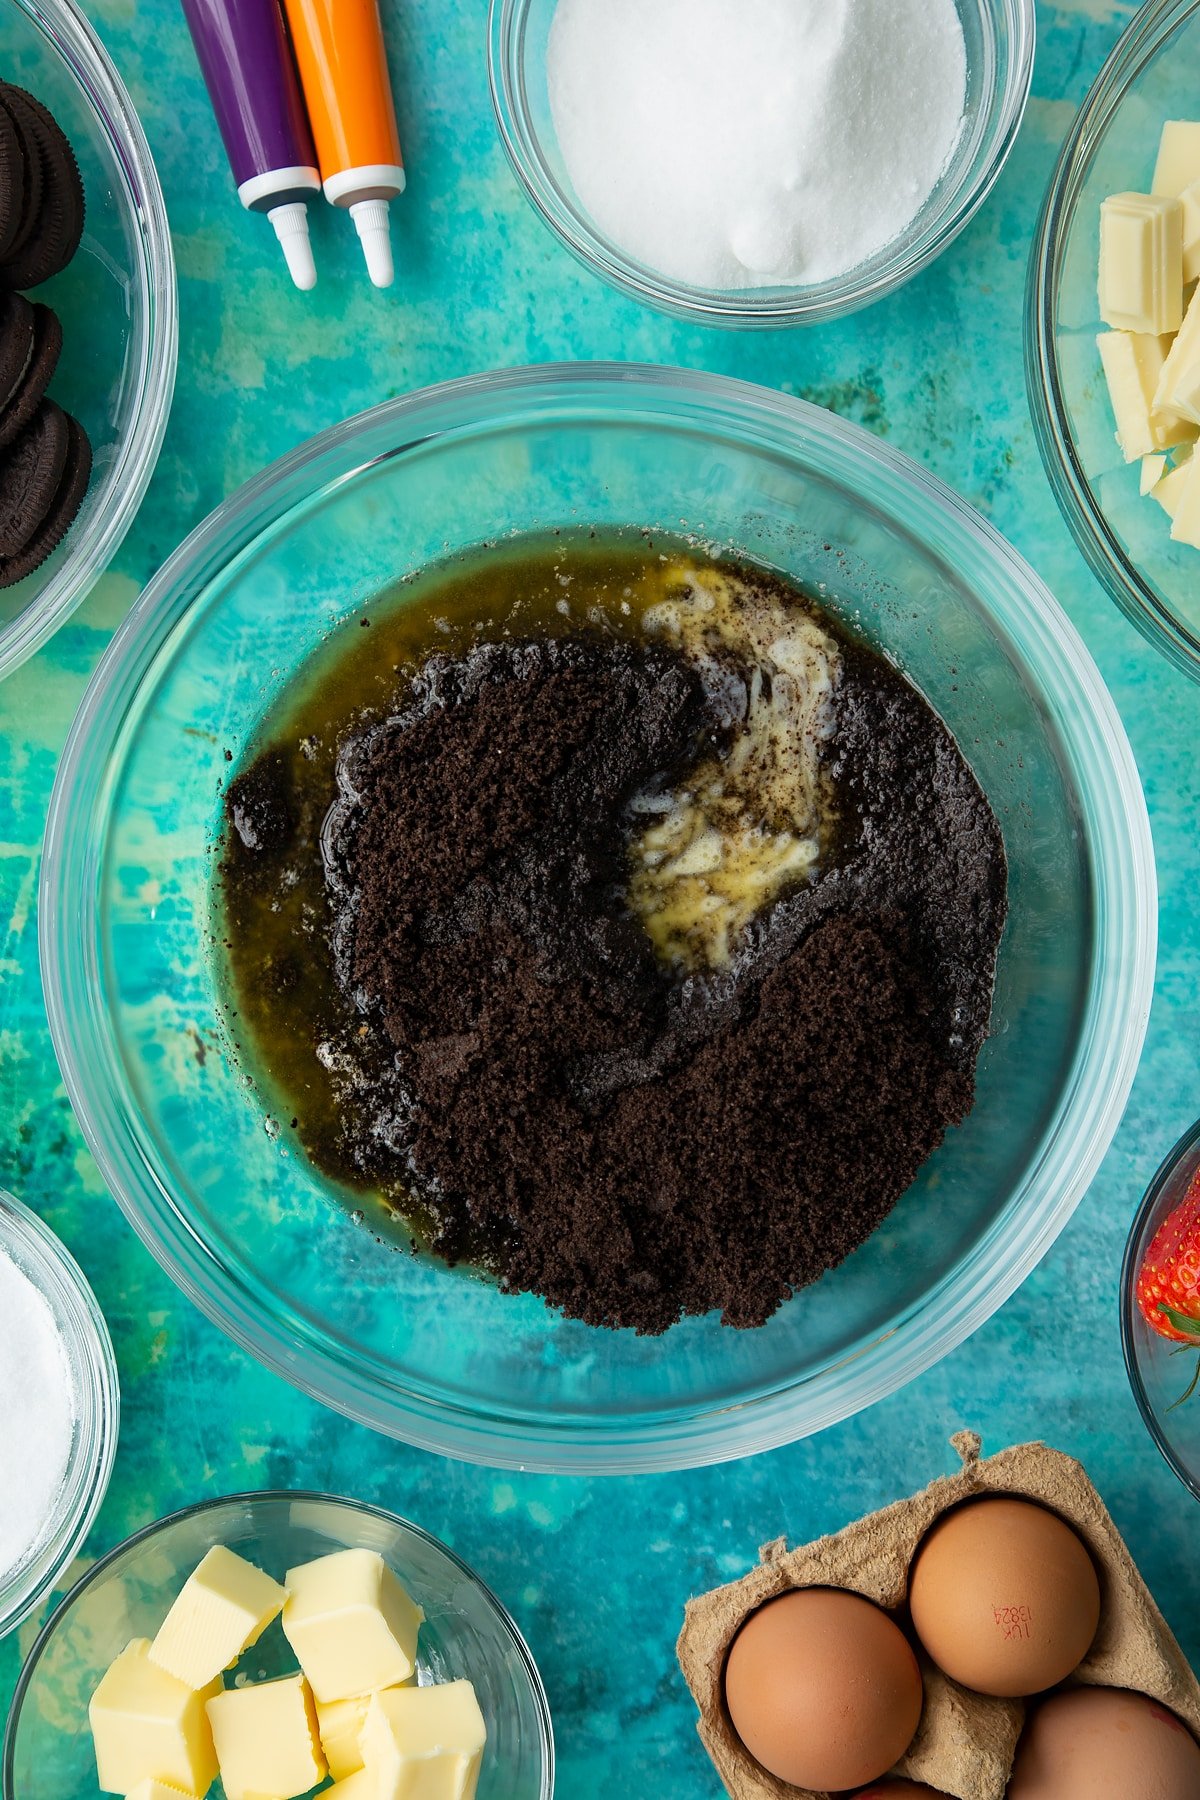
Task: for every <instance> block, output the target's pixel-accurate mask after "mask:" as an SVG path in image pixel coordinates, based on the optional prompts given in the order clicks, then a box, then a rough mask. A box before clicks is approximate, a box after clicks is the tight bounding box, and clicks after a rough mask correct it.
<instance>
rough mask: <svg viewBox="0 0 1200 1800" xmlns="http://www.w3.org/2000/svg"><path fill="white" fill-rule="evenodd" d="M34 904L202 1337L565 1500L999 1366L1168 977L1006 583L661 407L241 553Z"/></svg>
mask: <svg viewBox="0 0 1200 1800" xmlns="http://www.w3.org/2000/svg"><path fill="white" fill-rule="evenodd" d="M40 904H41V908H42V912H41V926H42V929H41V941H42V955H43V974H44V981H45V988H46V994H47V1001H48V1007H49V1013H50V1020H51V1026H52V1030H53V1033H54V1040H55V1045H56V1049H57V1052H58V1056H59V1060H60V1063H61V1066H62V1069H63V1073H64V1076H65V1079H66V1082H67V1085H68V1088H69V1090H70V1093H71V1097H72V1100H73V1102H74V1105H75V1108H76V1111H77V1113H78V1116H79V1119H80V1122H81V1124H82V1126H83V1129H84V1131H85V1133H86V1134H87V1137H88V1140H89V1142H90V1144H91V1146H92V1148H93V1150H94V1151H95V1153H96V1156H97V1157H98V1159H99V1162H100V1165H101V1168H102V1170H103V1172H104V1175H105V1178H106V1180H107V1182H108V1184H109V1186H110V1187H111V1189H112V1191H113V1193H114V1194H115V1195H116V1197H117V1199H118V1200H119V1202H120V1204H121V1205H122V1207H123V1208H124V1210H125V1212H126V1213H127V1215H128V1217H129V1219H130V1220H131V1222H132V1223H133V1225H134V1227H135V1228H136V1229H137V1231H138V1232H139V1233H140V1234H141V1236H142V1237H143V1238H144V1240H145V1242H146V1243H147V1244H148V1246H149V1247H150V1248H151V1250H152V1251H153V1252H154V1254H155V1255H156V1256H157V1257H158V1258H159V1260H160V1261H161V1262H162V1264H163V1265H164V1267H165V1268H166V1269H167V1270H168V1271H169V1272H170V1274H171V1275H172V1276H173V1278H174V1279H175V1280H176V1282H177V1283H178V1284H179V1285H180V1287H181V1288H182V1289H183V1290H184V1291H185V1292H186V1293H187V1294H188V1295H190V1296H191V1297H192V1298H193V1299H194V1300H195V1301H196V1302H197V1303H198V1304H199V1305H200V1306H201V1307H202V1308H203V1309H204V1310H205V1311H206V1312H207V1313H208V1314H209V1316H210V1317H211V1318H213V1319H214V1320H215V1321H216V1322H217V1323H218V1324H219V1325H221V1326H222V1327H223V1328H224V1329H225V1330H226V1331H227V1332H228V1333H229V1334H230V1335H231V1336H232V1337H233V1338H235V1339H236V1341H238V1342H239V1343H240V1344H242V1345H243V1346H245V1347H246V1348H248V1349H249V1350H250V1351H252V1352H253V1353H254V1354H255V1355H256V1356H258V1357H259V1358H261V1359H262V1360H263V1361H264V1362H265V1363H267V1364H268V1365H269V1366H271V1367H272V1368H274V1369H276V1370H278V1371H279V1372H281V1373H282V1374H284V1375H285V1376H287V1377H289V1378H290V1379H291V1380H293V1381H295V1382H297V1383H298V1384H299V1385H301V1386H302V1387H304V1388H305V1389H306V1390H307V1391H308V1392H310V1393H311V1394H313V1395H315V1396H317V1397H318V1398H320V1399H321V1400H323V1401H325V1402H327V1403H329V1404H331V1405H333V1406H335V1407H338V1408H340V1409H342V1410H343V1411H344V1412H346V1413H348V1414H350V1415H351V1416H353V1417H355V1418H357V1419H360V1420H363V1421H365V1422H367V1423H369V1424H371V1425H373V1426H375V1427H377V1428H379V1429H381V1430H383V1431H386V1432H390V1433H392V1434H394V1435H396V1436H398V1437H402V1438H405V1439H408V1440H410V1441H412V1442H414V1443H417V1444H420V1445H423V1446H426V1447H428V1448H431V1449H435V1450H438V1451H440V1452H443V1453H446V1454H450V1455H456V1456H460V1457H467V1458H474V1459H477V1460H480V1461H484V1462H488V1463H491V1464H495V1465H508V1466H522V1467H541V1468H552V1469H561V1470H592V1471H601V1470H609V1471H632V1470H639V1469H654V1468H665V1467H672V1466H683V1465H687V1464H698V1463H704V1462H711V1461H716V1460H719V1459H721V1458H723V1457H730V1456H736V1455H743V1454H747V1453H749V1452H751V1451H754V1450H758V1449H764V1448H767V1447H769V1446H772V1445H776V1444H779V1443H783V1442H786V1441H788V1440H791V1439H794V1438H797V1437H800V1436H802V1435H804V1434H806V1433H810V1432H813V1431H816V1430H819V1429H821V1428H822V1427H823V1426H826V1425H828V1424H831V1423H833V1422H834V1421H836V1420H838V1419H840V1418H844V1417H845V1416H847V1415H848V1414H850V1413H852V1412H854V1411H855V1410H857V1409H858V1408H861V1407H863V1406H865V1405H867V1404H869V1403H871V1402H872V1401H873V1400H875V1399H877V1398H879V1397H880V1396H882V1395H884V1394H886V1393H888V1392H890V1391H891V1390H893V1389H895V1388H897V1387H898V1386H900V1385H901V1384H902V1383H904V1382H906V1381H908V1380H910V1379H911V1378H912V1377H913V1376H915V1375H916V1374H918V1373H919V1372H920V1371H921V1370H923V1369H924V1368H926V1367H928V1366H929V1365H930V1364H931V1363H932V1362H934V1361H935V1360H936V1359H937V1358H938V1357H940V1356H942V1355H944V1354H945V1353H946V1352H947V1351H948V1350H950V1349H951V1348H952V1347H953V1346H954V1345H955V1344H957V1343H958V1342H960V1341H961V1340H962V1339H963V1338H964V1337H965V1336H966V1335H967V1334H968V1333H969V1332H970V1331H972V1330H973V1329H974V1328H975V1327H976V1326H978V1325H979V1324H980V1323H981V1322H982V1321H983V1320H984V1319H985V1318H987V1317H988V1316H989V1315H990V1314H991V1313H992V1312H993V1311H994V1310H995V1308H996V1307H997V1306H999V1305H1000V1303H1001V1302H1002V1301H1003V1300H1004V1299H1005V1297H1006V1296H1007V1295H1008V1294H1010V1293H1011V1292H1012V1290H1013V1289H1014V1288H1015V1287H1016V1286H1017V1284H1018V1283H1019V1282H1020V1281H1021V1280H1022V1279H1023V1278H1024V1276H1025V1275H1026V1274H1027V1273H1028V1272H1029V1270H1030V1269H1031V1268H1032V1267H1033V1266H1034V1264H1035V1263H1036V1262H1037V1260H1038V1258H1039V1257H1040V1256H1041V1255H1042V1254H1043V1253H1044V1252H1045V1250H1046V1249H1047V1247H1048V1246H1049V1245H1050V1243H1051V1242H1052V1241H1053V1239H1054V1237H1055V1236H1056V1234H1057V1233H1058V1232H1059V1231H1060V1230H1061V1228H1062V1226H1063V1225H1064V1223H1065V1221H1066V1220H1067V1218H1068V1217H1069V1216H1070V1214H1071V1212H1072V1210H1073V1208H1074V1207H1075V1205H1076V1204H1077V1203H1078V1201H1079V1199H1080V1198H1081V1196H1082V1195H1083V1193H1084V1191H1085V1190H1086V1188H1087V1186H1088V1184H1089V1182H1090V1180H1091V1178H1092V1176H1093V1174H1094V1173H1095V1170H1096V1168H1097V1166H1098V1164H1099V1162H1100V1159H1101V1158H1102V1156H1103V1154H1104V1151H1105V1149H1106V1147H1107V1145H1108V1143H1109V1141H1110V1139H1111V1137H1112V1134H1113V1132H1114V1131H1115V1129H1116V1126H1117V1123H1118V1121H1119V1118H1120V1115H1121V1112H1122V1110H1123V1107H1124V1103H1125V1099H1126V1096H1127V1094H1128V1090H1129V1086H1130V1082H1131V1080H1132V1076H1133V1071H1134V1068H1135V1065H1136V1062H1137V1058H1138V1054H1139V1051H1140V1047H1141V1042H1142V1038H1143V1034H1144V1030H1145V1025H1146V1019H1147V1014H1148V1009H1149V1001H1150V991H1151V985H1152V979H1153V968H1154V948H1155V879H1154V865H1153V855H1152V849H1151V843H1150V837H1149V831H1148V826H1147V820H1146V812H1145V806H1144V803H1143V799H1142V794H1141V790H1140V787H1139V784H1138V779H1137V775H1136V771H1135V768H1134V764H1133V761H1132V758H1131V755H1130V751H1129V747H1128V744H1127V742H1126V740H1125V737H1124V735H1123V732H1122V729H1121V726H1120V723H1119V721H1118V718H1117V715H1116V713H1115V711H1114V708H1113V706H1112V703H1111V701H1110V699H1109V697H1108V695H1107V693H1106V691H1105V689H1104V687H1103V684H1102V682H1101V681H1100V678H1099V676H1098V674H1097V672H1096V670H1095V668H1094V666H1093V664H1092V663H1091V661H1090V659H1089V657H1088V655H1087V653H1086V651H1085V650H1084V648H1083V646H1082V644H1081V643H1080V641H1079V639H1078V638H1077V636H1076V635H1075V633H1074V631H1073V629H1072V627H1071V626H1070V624H1069V623H1068V622H1067V620H1066V618H1065V617H1064V616H1063V614H1062V613H1061V612H1060V611H1059V609H1058V607H1057V605H1056V604H1055V602H1054V600H1053V599H1052V598H1051V596H1050V595H1049V594H1048V593H1047V592H1046V590H1045V589H1044V588H1043V587H1042V586H1041V584H1040V583H1039V582H1038V580H1037V579H1036V577H1035V576H1034V575H1033V574H1032V573H1031V571H1030V570H1029V569H1028V568H1027V567H1026V566H1025V565H1024V563H1023V562H1022V561H1021V560H1020V558H1019V557H1018V556H1017V555H1016V554H1015V553H1014V552H1013V551H1012V550H1011V549H1009V547H1008V546H1007V545H1006V544H1005V543H1004V542H1003V541H1002V540H1001V539H1000V538H999V537H998V536H997V535H996V534H995V533H994V532H993V531H992V530H991V529H990V528H989V527H988V526H987V525H986V524H985V523H984V522H983V521H982V520H981V519H980V518H978V517H977V516H976V515H975V514H974V513H972V512H971V511H970V509H969V508H967V507H966V506H964V505H963V504H962V503H961V502H960V501H958V500H957V499H956V498H955V497H954V496H953V495H952V494H951V493H950V492H949V491H948V490H947V489H945V488H944V487H942V486H941V485H940V484H939V483H937V482H936V481H935V480H933V479H932V478H931V477H930V476H929V475H927V474H926V473H924V472H923V471H922V470H920V469H919V468H917V467H916V466H915V465H913V464H912V463H910V462H908V461H907V460H906V459H905V458H903V457H902V456H899V455H898V454H896V453H895V452H893V451H891V450H889V449H888V448H887V447H886V446H884V445H881V444H879V443H878V442H877V441H876V440H875V439H873V438H871V437H870V436H869V435H868V434H866V433H865V432H863V431H861V430H859V429H857V428H856V427H854V426H852V425H849V424H847V423H845V422H844V421H842V420H839V419H837V418H835V417H833V416H831V415H829V414H827V413H824V412H821V411H820V410H818V409H816V408H813V407H810V406H806V405H804V404H802V403H799V402H797V401H794V400H791V399H788V398H786V397H784V396H781V395H779V394H774V393H768V392H766V391H764V390H760V389H757V388H753V387H750V386H747V385H744V384H741V383H737V382H731V381H727V380H723V379H719V378H716V377H712V376H707V375H700V374H690V373H683V372H679V371H673V370H663V369H652V368H636V367H629V366H625V365H622V366H607V365H580V366H571V367H561V368H541V369H528V370H523V371H517V372H511V373H505V374H502V375H491V376H483V377H478V378H472V379H468V380H465V381H461V382H455V383H451V384H449V385H446V386H444V387H440V388H435V389H430V390H427V391H426V392H424V393H420V394H416V395H413V396H410V397H406V398H404V399H402V400H398V401H394V402H391V403H389V404H387V405H385V406H382V407H379V408H377V409H375V410H374V411H372V412H369V413H366V414H363V415H361V416H360V417H358V418H356V419H352V420H350V421H349V422H348V423H346V424H344V425H341V426H339V427H337V428H336V429H334V430H332V431H330V432H327V433H325V434H324V435H323V436H321V437H318V438H316V439H314V440H313V441H312V442H311V443H309V444H307V445H305V446H304V447H302V448H301V449H300V450H298V451H296V452H295V453H294V454H293V455H291V456H290V457H288V458H286V459H285V460H284V461H283V462H281V463H279V464H277V465H276V466H275V467H274V468H273V469H271V470H269V471H268V472H267V473H266V474H265V475H263V476H262V477H260V478H259V479H258V480H256V481H254V482H252V483H250V484H249V485H248V486H247V487H246V488H244V489H242V490H241V491H240V492H239V493H238V494H237V495H235V496H234V497H233V498H232V499H231V500H230V501H229V502H227V503H226V504H225V505H224V506H223V507H221V508H220V509H219V510H218V511H217V512H216V513H214V514H213V515H212V516H211V518H210V519H209V520H208V521H207V522H206V523H205V524H204V525H202V526H201V527H200V528H199V529H198V530H197V531H196V532H195V533H193V535H192V536H191V537H190V538H189V539H188V540H187V541H186V543H184V545H183V546H182V547H181V548H180V549H179V550H178V551H177V552H176V554H175V555H174V556H173V557H172V558H171V559H170V560H169V561H168V562H167V563H166V564H165V566H164V567H163V569H162V570H161V572H160V573H159V575H158V576H156V578H155V579H154V581H153V582H152V584H151V585H150V587H149V588H148V589H147V590H146V592H145V594H144V595H143V597H142V599H141V600H140V602H139V603H138V605H137V606H136V607H135V608H134V610H133V611H132V613H131V614H130V616H129V618H128V620H127V621H126V623H125V624H124V626H123V627H122V629H121V630H120V631H119V633H118V634H117V637H116V639H115V640H114V643H113V645H112V647H111V649H110V651H109V653H108V655H107V656H106V658H105V660H104V662H103V664H102V665H101V667H100V669H99V670H98V672H97V674H96V676H95V678H94V680H93V683H92V686H91V687H90V689H89V691H88V693H87V696H86V698H85V701H84V704H83V706H82V708H81V710H80V713H79V715H78V718H77V721H76V724H75V727H74V730H73V733H72V736H71V739H70V742H69V744H68V746H67V749H66V752H65V754H64V757H63V761H62V764H61V768H60V773H59V777H58V782H57V785H56V788H55V792H54V796H53V800H52V804H51V809H50V817H49V825H48V833H47V842H46V853H45V857H44V862H43V876H42V890H41V902H40Z"/></svg>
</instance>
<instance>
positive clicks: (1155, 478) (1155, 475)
mask: <svg viewBox="0 0 1200 1800" xmlns="http://www.w3.org/2000/svg"><path fill="white" fill-rule="evenodd" d="M1166 472H1167V459H1166V457H1165V456H1143V458H1142V473H1141V492H1142V493H1143V495H1145V494H1149V493H1152V492H1153V490H1154V489H1155V488H1156V487H1157V486H1158V484H1159V482H1160V481H1161V480H1162V478H1163V476H1164V475H1165V474H1166Z"/></svg>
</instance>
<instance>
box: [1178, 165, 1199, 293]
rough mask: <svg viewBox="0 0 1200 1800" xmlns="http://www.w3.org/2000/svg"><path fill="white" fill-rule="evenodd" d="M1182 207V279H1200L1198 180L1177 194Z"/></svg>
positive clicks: (1185, 281)
mask: <svg viewBox="0 0 1200 1800" xmlns="http://www.w3.org/2000/svg"><path fill="white" fill-rule="evenodd" d="M1179 204H1180V205H1181V206H1182V208H1183V279H1184V283H1185V285H1186V284H1187V283H1188V282H1192V281H1200V181H1194V182H1193V183H1192V185H1191V187H1188V188H1184V190H1183V192H1182V194H1181V195H1180V196H1179Z"/></svg>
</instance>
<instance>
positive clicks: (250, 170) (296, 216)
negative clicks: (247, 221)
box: [183, 0, 321, 288]
mask: <svg viewBox="0 0 1200 1800" xmlns="http://www.w3.org/2000/svg"><path fill="white" fill-rule="evenodd" d="M183 11H184V15H185V17H186V18H187V22H188V26H189V28H190V30H191V33H192V40H193V42H194V43H195V46H196V55H197V57H198V58H199V61H200V69H201V73H202V74H203V76H204V80H205V84H206V86H207V88H208V93H209V98H210V99H211V101H212V107H213V111H214V113H215V114H216V116H217V124H218V125H219V126H220V129H221V136H222V138H224V140H225V149H226V151H227V153H228V156H229V166H230V168H231V169H232V170H233V179H234V180H235V181H236V182H237V191H238V198H239V199H240V201H241V203H242V205H243V206H245V207H248V208H249V209H250V210H251V211H252V212H265V213H266V215H267V217H268V219H270V221H271V223H272V225H273V226H274V227H275V235H276V236H277V237H278V239H279V242H280V243H281V244H282V245H283V254H284V256H285V257H286V258H287V266H288V269H289V271H290V273H291V277H292V280H293V281H294V282H295V284H296V286H297V287H298V288H310V287H312V286H314V284H315V283H316V279H317V271H316V268H315V266H314V264H313V254H312V245H311V244H310V243H309V239H308V204H307V203H308V199H309V197H310V195H313V194H319V193H320V191H321V177H320V175H319V174H318V172H317V166H316V164H317V154H316V151H315V150H314V148H313V140H312V132H311V130H310V129H309V123H308V114H307V112H306V111H305V108H304V100H303V98H302V96H301V93H300V83H299V81H298V79H297V77H296V69H295V65H294V63H293V62H292V53H291V49H290V47H289V45H288V41H287V36H286V34H285V31H284V26H283V15H282V13H281V12H280V10H279V0H183Z"/></svg>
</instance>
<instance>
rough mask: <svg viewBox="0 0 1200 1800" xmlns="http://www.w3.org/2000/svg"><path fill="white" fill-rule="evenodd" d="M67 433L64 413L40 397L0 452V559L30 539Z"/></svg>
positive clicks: (62, 463)
mask: <svg viewBox="0 0 1200 1800" xmlns="http://www.w3.org/2000/svg"><path fill="white" fill-rule="evenodd" d="M70 443H71V434H70V430H69V428H68V426H67V415H66V413H65V412H63V410H62V408H61V406H56V405H55V403H54V401H53V400H43V401H42V403H41V405H40V406H39V407H38V409H37V412H36V413H35V415H34V417H33V420H32V421H31V423H30V424H28V425H27V426H26V427H25V429H24V431H23V432H22V433H21V435H20V437H19V438H18V439H17V441H16V443H15V444H13V445H12V446H11V447H10V448H9V449H8V450H6V451H5V452H4V453H3V455H0V559H4V558H8V557H12V556H18V555H19V554H20V552H21V551H22V550H24V549H25V547H26V545H27V544H28V543H29V542H30V541H31V540H32V538H33V536H34V534H35V533H36V531H37V529H38V527H39V526H40V525H41V523H42V521H43V519H45V517H46V515H47V513H48V512H49V511H50V508H51V506H52V505H53V504H54V496H55V495H56V494H57V492H58V486H59V483H60V482H61V480H62V477H63V470H64V469H65V468H66V466H67V452H68V450H69V448H70Z"/></svg>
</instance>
